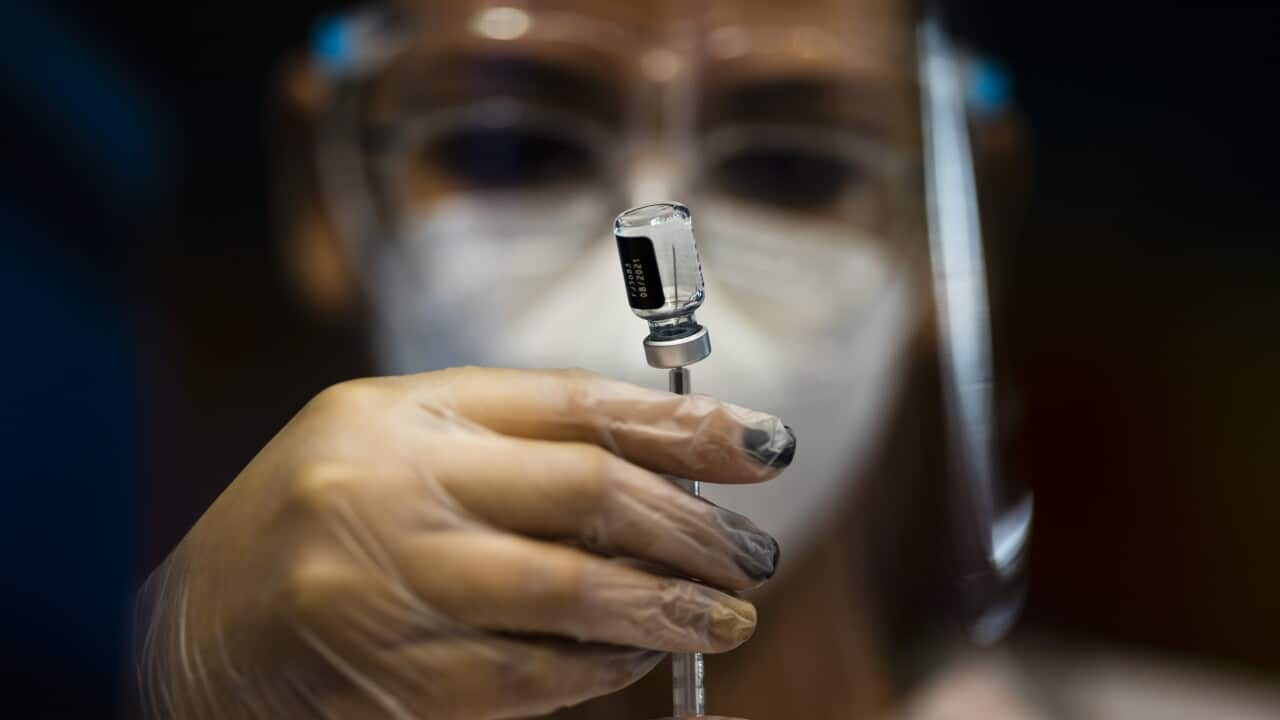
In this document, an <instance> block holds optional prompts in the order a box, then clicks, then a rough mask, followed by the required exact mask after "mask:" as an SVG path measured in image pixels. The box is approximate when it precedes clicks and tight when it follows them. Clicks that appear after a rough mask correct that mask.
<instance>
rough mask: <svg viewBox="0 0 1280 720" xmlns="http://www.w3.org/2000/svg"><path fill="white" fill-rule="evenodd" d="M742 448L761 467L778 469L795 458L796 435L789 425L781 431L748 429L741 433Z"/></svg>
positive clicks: (784, 426)
mask: <svg viewBox="0 0 1280 720" xmlns="http://www.w3.org/2000/svg"><path fill="white" fill-rule="evenodd" d="M742 446H743V448H745V449H746V451H747V454H748V455H750V456H751V457H753V458H755V459H756V461H757V462H759V463H760V464H761V465H767V466H769V467H771V468H779V469H780V468H784V467H787V466H788V465H790V464H791V461H792V459H794V458H795V456H796V434H795V432H794V431H793V430H792V429H791V427H790V426H789V425H783V426H782V430H781V431H778V430H776V429H770V430H765V429H762V428H753V427H749V428H747V429H746V430H744V431H743V433H742Z"/></svg>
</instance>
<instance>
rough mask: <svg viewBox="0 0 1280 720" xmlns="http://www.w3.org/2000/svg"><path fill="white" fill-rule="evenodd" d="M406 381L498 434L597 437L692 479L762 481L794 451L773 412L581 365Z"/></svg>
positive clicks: (638, 460)
mask: <svg viewBox="0 0 1280 720" xmlns="http://www.w3.org/2000/svg"><path fill="white" fill-rule="evenodd" d="M405 380H406V381H408V382H415V381H426V382H427V383H428V384H427V386H426V387H425V388H423V390H424V392H425V394H426V396H427V397H424V399H428V398H429V399H430V401H432V402H434V403H438V404H442V405H445V406H447V407H448V408H450V409H451V410H453V411H454V412H457V413H459V414H460V415H463V416H464V417H466V418H467V419H469V420H471V421H473V422H475V423H477V424H480V425H483V426H485V427H487V428H489V429H491V430H493V431H495V432H499V433H502V434H505V435H514V436H517V437H524V438H531V439H536V440H560V441H573V442H589V443H594V444H596V445H599V446H601V447H603V448H605V449H607V450H609V451H610V452H612V453H614V454H615V455H618V456H621V457H623V458H626V459H627V460H630V461H631V462H633V463H635V464H636V465H640V466H641V467H645V468H647V469H649V470H653V471H655V472H661V473H667V474H670V475H677V476H680V477H683V478H687V479H689V480H700V481H706V482H716V483H752V482H760V481H763V480H768V479H769V478H772V477H773V476H775V475H777V474H778V473H780V472H782V470H783V469H785V468H786V467H787V466H788V465H790V464H791V460H792V458H793V457H794V456H795V450H796V438H795V434H794V433H792V431H791V429H790V428H789V427H787V426H786V425H784V424H783V423H782V421H781V420H779V419H778V418H776V417H774V416H772V415H769V414H767V413H763V412H758V411H755V410H748V409H747V408H743V407H739V406H736V405H731V404H729V403H724V402H720V401H718V400H715V399H714V398H710V397H707V396H705V395H675V394H672V393H667V392H661V391H658V390H652V389H649V388H643V387H640V386H638V385H632V384H631V383H627V382H623V381H621V380H615V379H613V378H609V377H605V376H603V375H597V374H595V373H590V372H587V371H584V370H509V369H498V368H456V369H450V370H445V371H442V372H437V373H429V374H426V375H415V376H410V377H408V378H405Z"/></svg>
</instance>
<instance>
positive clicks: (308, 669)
mask: <svg viewBox="0 0 1280 720" xmlns="http://www.w3.org/2000/svg"><path fill="white" fill-rule="evenodd" d="M794 451H795V437H794V435H792V433H791V431H790V430H789V429H788V428H786V427H784V426H783V424H782V423H781V422H780V421H779V420H778V419H777V418H774V417H772V416H769V415H765V414H763V413H758V412H753V411H749V410H745V409H742V408H738V407H734V406H731V405H726V404H723V403H720V402H717V401H715V400H713V399H711V398H708V397H703V396H688V397H681V396H677V395H672V394H669V393H664V392H660V391H656V390H647V389H643V388H640V387H636V386H633V385H629V384H627V383H623V382H620V381H616V380H611V379H608V378H604V377H601V376H597V375H592V374H589V373H586V372H582V371H520V370H491V369H479V368H464V369H455V370H445V371H441V372H434V373H426V374H422V375H414V376H404V377H389V378H377V379H369V380H356V381H352V382H347V383H342V384H340V385H336V386H334V387H332V388H330V389H328V390H325V391H324V392H322V393H320V394H319V395H318V396H316V398H315V399H313V400H312V401H311V402H310V403H308V404H307V406H306V407H305V408H303V409H302V411H301V412H299V413H298V415H297V416H295V417H294V418H293V419H292V420H291V421H290V422H289V424H288V425H286V426H285V428H284V429H283V430H282V431H280V433H279V434H278V435H277V436H276V437H275V438H274V439H272V440H271V442H270V443H269V444H268V445H267V446H266V447H265V448H263V450H262V451H261V452H260V453H259V454H258V456H257V457H255V458H254V459H253V461H252V462H250V463H249V465H248V467H246V468H245V469H244V471H243V472H241V473H240V475H239V476H238V477H237V478H236V479H235V481H234V482H233V483H232V484H231V485H230V487H228V488H227V490H226V491H225V492H224V493H223V494H222V496H221V497H219V498H218V500H217V501H216V502H215V503H214V504H213V505H212V506H211V507H210V508H209V510H208V511H207V512H206V513H205V515H204V516H203V517H202V518H201V519H200V521H199V522H198V523H197V524H196V525H195V527H193V528H192V529H191V531H190V532H189V533H188V534H187V536H186V538H184V539H183V541H182V542H181V544H179V546H178V547H177V548H176V549H175V550H174V551H173V553H172V555H171V556H170V557H169V558H168V559H167V560H166V561H165V563H164V564H163V565H162V566H161V567H160V568H158V569H157V570H156V571H155V573H154V574H153V575H152V577H151V578H150V579H149V580H148V581H147V584H146V585H145V586H144V587H143V589H142V590H141V591H140V593H139V604H138V607H139V609H138V620H139V623H138V630H139V633H140V641H139V649H138V672H139V678H140V683H141V690H142V694H143V703H144V706H145V707H146V709H147V712H148V715H149V716H152V717H163V718H183V719H184V720H187V719H192V718H219V719H221V720H226V719H230V718H242V717H271V718H286V717H288V718H292V717H326V718H328V717H334V718H337V717H340V718H368V717H377V718H388V717H391V718H409V717H413V718H431V720H448V719H450V718H467V719H468V720H477V719H483V718H506V717H516V716H527V715H532V714H539V713H544V712H549V711H551V710H553V709H555V708H557V707H561V706H564V705H568V704H573V703H576V702H579V701H582V700H585V699H587V698H590V697H593V696H596V695H601V694H604V693H608V692H611V691H613V690H616V689H619V688H621V687H623V686H625V685H627V684H629V683H631V682H633V681H635V680H636V679H638V678H639V677H641V676H642V675H644V674H645V673H646V672H648V671H649V670H650V669H652V668H653V667H654V665H656V664H657V663H658V662H659V660H660V659H661V658H662V656H663V653H664V652H667V651H682V652H692V651H701V652H708V653H713V652H721V651H724V650H729V649H732V648H734V647H736V646H738V645H739V644H741V643H742V642H743V641H745V640H746V639H747V638H748V637H749V636H750V635H751V633H752V631H753V629H754V627H755V623H756V614H755V608H753V607H752V606H751V605H750V604H749V603H747V602H745V601H743V600H740V599H738V598H736V597H734V596H733V595H730V594H728V593H726V592H721V591H720V590H717V589H713V587H711V586H715V587H718V588H721V589H724V590H728V591H736V590H741V589H745V588H750V587H752V586H755V585H757V584H759V583H760V582H762V581H764V580H765V579H767V578H768V577H770V576H771V575H773V573H774V570H775V568H776V566H777V562H778V547H777V543H776V542H775V541H774V540H773V538H771V537H770V536H769V535H767V534H765V533H764V532H762V531H761V530H760V529H758V528H757V527H756V526H754V525H753V524H752V523H751V522H750V521H749V520H747V519H746V518H744V517H742V516H740V515H737V514H735V513H732V512H730V511H728V510H724V509H722V508H719V507H717V506H715V505H712V504H711V503H708V502H706V501H703V500H699V499H696V498H693V497H691V496H689V495H686V494H685V493H683V492H682V491H680V490H678V489H677V488H675V487H674V486H672V485H671V484H670V483H668V482H667V481H666V480H664V479H663V478H661V477H659V476H658V475H657V474H655V473H669V474H673V475H678V476H681V477H686V478H690V479H696V480H703V481H708V482H733V483H738V482H757V481H761V480H766V479H768V478H770V477H772V476H773V475H775V474H776V473H777V472H779V471H780V470H781V469H782V468H783V467H785V466H786V465H787V464H788V463H789V462H790V460H791V456H792V454H793V453H794ZM684 578H698V579H699V582H695V581H691V580H687V579H684ZM704 583H705V584H704Z"/></svg>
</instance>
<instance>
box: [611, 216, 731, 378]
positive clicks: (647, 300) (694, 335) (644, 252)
mask: <svg viewBox="0 0 1280 720" xmlns="http://www.w3.org/2000/svg"><path fill="white" fill-rule="evenodd" d="M613 234H614V237H615V238H616V239H617V241H618V258H619V260H620V261H621V263H622V278H623V282H624V284H625V286H626V293H627V302H628V304H630V306H631V310H632V312H634V313H635V314H636V315H637V316H639V317H641V318H643V319H644V320H645V321H647V322H648V323H649V337H647V338H646V339H645V353H646V358H647V359H648V361H649V364H650V365H653V366H654V367H665V368H671V367H684V366H685V365H689V364H692V363H694V362H697V361H698V360H701V359H703V358H705V357H706V356H707V355H708V354H710V352H711V344H710V340H709V338H708V335H707V331H706V328H704V327H702V326H701V325H699V324H698V322H697V320H696V319H695V318H694V311H695V310H697V309H698V308H699V307H701V305H702V300H703V294H704V290H703V285H702V264H701V262H700V261H699V259H698V246H697V244H696V242H695V241H694V238H693V219H692V216H691V215H690V213H689V208H687V207H685V206H684V205H682V204H680V203H675V202H664V203H654V204H651V205H642V206H640V207H636V208H632V209H630V210H627V211H626V212H624V213H622V214H621V215H619V216H618V217H617V219H615V220H614V222H613Z"/></svg>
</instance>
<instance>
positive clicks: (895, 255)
mask: <svg viewBox="0 0 1280 720" xmlns="http://www.w3.org/2000/svg"><path fill="white" fill-rule="evenodd" d="M780 5H784V4H782V3H763V2H747V1H744V2H713V3H706V4H700V5H698V8H699V9H700V11H699V13H698V14H697V15H690V13H689V11H688V10H687V9H686V8H683V6H680V5H678V4H672V5H670V6H669V7H668V6H666V5H662V4H658V5H657V6H656V7H651V6H647V5H644V4H635V5H631V4H619V3H595V2H585V1H579V2H571V1H569V0H563V1H561V2H538V3H522V4H520V5H519V7H514V6H503V5H494V4H492V3H445V2H441V3H425V2H418V3H403V4H400V5H396V6H393V7H388V8H381V9H377V10H371V11H367V12H362V13H358V14H355V15H353V16H350V17H346V18H342V19H339V20H336V21H332V22H329V23H326V24H324V25H322V26H321V27H320V28H319V29H318V31H317V34H316V37H315V43H314V48H313V50H314V55H315V60H316V62H317V64H318V65H319V66H320V67H321V68H322V69H323V72H324V76H325V82H326V83H327V84H328V85H329V92H328V93H327V97H328V98H329V99H328V102H327V103H326V106H325V107H324V108H323V109H322V111H321V113H320V116H319V118H318V121H317V126H316V132H317V138H316V147H317V158H316V162H317V165H318V170H319V178H320V187H321V190H322V195H323V203H324V205H325V207H326V212H327V213H328V215H329V216H330V217H331V219H332V221H333V223H334V224H335V226H336V227H337V232H338V234H339V235H340V237H341V238H342V240H343V247H344V250H345V252H346V253H347V256H348V259H349V262H350V263H351V264H352V265H353V266H354V267H355V268H357V273H358V276H359V278H360V281H361V285H362V287H363V289H364V292H365V295H366V298H367V305H368V307H369V310H370V318H369V321H370V326H371V328H372V331H373V341H374V352H375V356H376V357H377V358H378V361H379V363H380V364H381V370H383V371H385V372H389V373H403V372H418V371H422V370H429V369H436V368H441V367H447V366H452V365H459V364H482V365H502V366H513V367H564V366H579V367H585V368H588V369H591V370H595V371H599V372H603V373H607V374H610V375H614V376H617V377H621V378H624V379H627V380H630V381H632V382H636V383H639V384H647V385H659V384H661V383H662V382H663V378H662V377H661V375H659V374H657V373H655V372H654V371H653V370H651V369H650V368H648V367H647V366H646V365H645V364H644V360H643V355H642V352H641V348H640V339H641V337H642V336H643V331H642V329H641V328H640V327H638V326H637V324H636V322H635V320H634V318H633V317H632V316H631V313H630V310H629V308H628V306H627V302H626V298H625V296H624V293H623V289H622V287H621V284H620V280H619V278H618V268H617V255H616V248H615V245H614V240H613V237H612V233H611V221H612V218H613V216H614V215H615V214H617V213H618V212H619V211H620V210H622V209H625V208H626V207H630V206H634V205H639V204H642V203H646V202H655V201H663V200H679V201H681V202H684V203H686V204H687V205H688V206H689V207H690V208H692V211H693V222H694V229H695V232H696V233H697V236H698V243H699V248H700V250H701V253H702V260H703V271H704V276H705V283H706V296H707V301H706V303H705V304H704V306H703V308H702V309H701V310H700V311H699V318H700V320H701V321H702V322H703V323H704V324H705V325H706V326H707V327H708V328H711V329H712V330H713V332H714V335H715V338H716V347H717V351H716V353H714V354H713V355H712V356H711V357H710V358H709V359H708V360H707V361H705V362H703V363H700V364H699V366H698V381H697V387H696V389H697V391H698V392H704V393H708V394H711V395H715V396H717V397H720V398H723V399H725V400H729V401H732V402H736V403H740V404H743V405H747V406H750V407H757V408H760V409H763V410H767V411H769V412H772V413H775V414H777V415H779V416H780V417H783V418H786V419H787V421H788V422H789V423H791V424H792V427H793V428H794V429H795V432H796V434H797V436H798V437H799V438H800V443H801V445H802V449H801V451H800V452H799V453H798V454H797V457H796V461H795V463H794V464H793V466H792V468H791V470H790V471H789V473H788V477H787V478H786V479H784V481H781V482H776V483H770V484H766V485H760V486H738V487H717V488H704V489H705V490H706V495H707V496H708V497H709V498H710V499H712V500H713V501H715V502H718V503H721V504H724V505H727V506H729V507H732V508H734V509H735V510H738V511H740V512H743V513H745V514H747V515H749V516H752V517H753V518H755V519H756V520H757V521H758V522H759V523H760V524H761V526H762V527H764V528H766V529H767V530H769V531H770V532H772V533H773V534H774V535H775V536H777V537H778V538H779V540H780V541H781V542H782V544H783V547H785V548H786V549H787V552H788V554H795V555H803V554H804V553H805V552H806V550H807V549H808V548H810V547H812V545H813V544H814V543H817V542H830V541H831V538H832V537H838V536H839V532H840V528H839V527H838V525H839V522H840V519H841V516H840V513H839V512H838V508H840V507H843V506H845V505H847V504H848V503H850V502H856V498H857V495H858V493H859V491H860V488H859V479H860V478H861V477H863V476H864V475H865V474H866V473H865V472H864V470H865V468H866V464H867V463H868V462H869V461H870V458H872V457H874V456H875V455H876V451H877V448H879V447H881V446H882V445H884V444H885V442H886V437H885V435H886V433H888V432H892V431H893V428H892V427H891V426H890V424H889V423H887V422H886V418H888V417H889V416H890V415H891V414H892V408H893V406H894V404H895V402H896V400H897V399H898V398H899V397H900V395H901V394H902V392H903V386H904V384H905V383H906V382H907V380H908V376H909V375H910V373H909V372H908V370H909V368H910V367H912V365H913V359H914V358H915V357H916V356H917V355H918V354H919V353H920V352H921V348H928V350H929V352H932V353H936V365H937V368H938V373H937V378H936V379H937V383H938V387H939V388H941V390H940V393H939V396H940V398H941V409H942V418H941V420H940V427H941V429H940V430H939V434H940V435H941V437H939V438H938V442H937V443H936V447H937V449H938V452H942V453H945V454H946V458H947V460H946V461H945V462H944V463H941V464H942V465H945V468H946V470H945V472H943V473H941V475H940V476H939V477H936V478H932V479H931V480H930V482H931V483H932V486H933V488H934V489H933V492H935V493H936V494H937V496H938V497H939V498H943V503H944V504H945V505H946V507H947V511H946V513H945V515H946V527H945V529H943V528H936V527H931V528H927V531H928V532H931V533H935V534H937V535H938V537H937V539H936V540H937V544H938V546H940V547H943V548H945V549H946V552H947V553H949V554H950V555H951V556H952V557H951V558H950V559H949V562H948V572H949V573H950V574H951V581H950V583H949V587H950V588H951V590H952V591H953V594H954V597H953V599H952V600H951V602H953V603H954V604H955V605H956V606H957V607H958V608H960V609H961V614H962V615H963V616H964V618H965V621H966V623H967V626H968V628H969V629H970V630H971V631H972V634H973V635H974V636H975V637H977V638H979V639H982V640H991V639H994V638H996V637H998V636H999V635H1000V634H1001V633H1002V632H1003V630H1004V629H1005V628H1006V627H1007V626H1008V624H1009V622H1010V621H1011V620H1012V618H1013V615H1014V614H1015V613H1016V607H1017V604H1018V602H1017V599H1018V595H1019V592H1020V587H1021V584H1020V574H1021V569H1022V566H1023V562H1024V558H1025V552H1024V550H1025V545H1026V539H1027V529H1028V527H1029V523H1030V499H1029V496H1028V495H1027V494H1026V493H1025V491H1024V490H1023V488H1022V486H1021V485H1018V484H1015V483H1010V482H1008V481H1007V480H1005V479H1003V477H1002V475H1001V473H1000V469H999V467H998V465H999V463H998V462H997V453H996V451H995V429H994V421H993V417H994V412H993V375H992V370H991V368H992V362H991V341H990V331H989V320H988V316H987V289H986V279H985V276H984V267H985V264H984V256H983V249H982V245H981V232H980V228H979V223H978V217H977V206H976V191H975V188H974V182H973V168H972V161H971V157H970V152H969V146H968V136H967V129H966V126H965V120H966V98H965V73H964V67H965V66H964V63H963V62H962V60H961V58H960V57H959V55H958V54H957V53H956V52H955V50H954V49H953V48H952V47H951V46H950V45H949V44H948V42H947V39H946V37H945V35H944V33H943V32H942V30H941V28H940V27H939V26H937V25H936V24H934V23H931V22H929V21H925V22H923V23H917V22H916V19H915V18H913V17H912V16H911V15H910V13H908V12H907V10H906V9H905V8H904V7H902V6H901V5H900V4H897V3H890V2H873V1H872V0H859V1H856V2H822V3H800V4H798V5H794V6H793V5H792V4H786V5H787V6H786V7H775V6H780ZM910 512H911V509H910V508H907V509H905V510H904V513H905V514H910ZM903 522H908V523H909V522H910V519H909V518H903ZM786 568H787V566H786V564H784V565H783V574H784V575H785V573H786Z"/></svg>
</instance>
